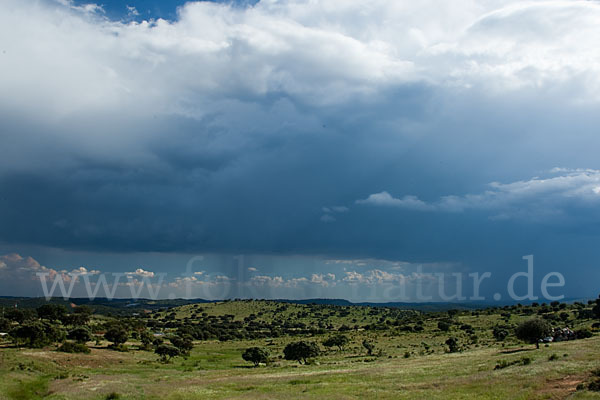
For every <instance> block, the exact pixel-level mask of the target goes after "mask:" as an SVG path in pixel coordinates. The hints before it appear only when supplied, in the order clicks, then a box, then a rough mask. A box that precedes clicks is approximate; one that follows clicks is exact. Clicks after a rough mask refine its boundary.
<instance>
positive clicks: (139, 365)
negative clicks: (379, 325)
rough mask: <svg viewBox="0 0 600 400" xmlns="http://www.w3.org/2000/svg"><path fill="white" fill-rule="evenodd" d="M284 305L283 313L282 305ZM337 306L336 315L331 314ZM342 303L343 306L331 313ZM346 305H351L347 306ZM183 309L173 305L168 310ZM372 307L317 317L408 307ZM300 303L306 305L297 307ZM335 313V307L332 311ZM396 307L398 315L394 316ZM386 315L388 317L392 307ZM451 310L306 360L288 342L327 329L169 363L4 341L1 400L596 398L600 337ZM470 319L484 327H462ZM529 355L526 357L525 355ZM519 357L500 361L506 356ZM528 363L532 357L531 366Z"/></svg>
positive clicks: (226, 346) (256, 307) (269, 306)
mask: <svg viewBox="0 0 600 400" xmlns="http://www.w3.org/2000/svg"><path fill="white" fill-rule="evenodd" d="M306 307H307V306H302V305H290V306H288V307H286V309H285V311H284V310H281V309H280V305H279V304H276V303H272V302H226V303H216V304H210V305H202V306H200V307H199V308H200V309H201V310H199V309H196V306H193V305H192V306H184V307H181V308H178V309H175V310H174V312H175V314H176V318H177V319H185V318H186V317H187V318H191V315H192V314H193V313H198V312H204V313H206V314H209V315H224V314H230V315H234V319H243V318H246V317H248V316H249V315H251V314H258V313H261V315H260V318H264V319H265V320H270V319H273V318H283V319H285V318H287V319H290V318H295V317H298V315H300V317H301V318H305V322H306V323H307V324H316V323H318V321H316V320H315V318H314V317H312V318H311V317H305V316H304V314H303V312H304V311H306ZM277 309H279V310H280V311H279V312H280V313H282V314H281V315H274V314H273V313H274V310H277ZM325 311H327V314H328V317H327V318H325V317H324V316H323V315H322V314H323V312H325ZM332 311H335V313H333V312H332ZM340 311H341V315H343V316H340ZM172 312H173V311H168V312H163V313H161V315H160V316H158V317H157V318H163V317H164V316H165V315H166V314H170V313H172ZM369 312H370V310H369V308H364V309H363V308H357V309H350V310H345V309H343V308H335V309H329V308H327V307H325V308H324V309H323V310H322V311H319V314H320V315H321V316H320V317H319V320H321V321H322V320H324V319H327V320H328V321H329V322H328V323H331V325H334V326H340V325H343V324H351V323H352V321H353V320H356V321H360V323H361V324H362V323H369V322H373V320H378V321H380V320H382V318H383V319H385V318H388V317H394V318H395V317H397V316H399V315H401V314H399V313H398V311H395V310H379V311H378V313H377V315H375V314H373V315H369ZM298 313H300V314H298ZM329 314H332V315H329ZM388 314H389V315H388ZM386 315H387V317H386ZM440 318H441V315H438V314H431V315H425V316H424V317H423V318H422V319H423V326H424V329H423V331H420V332H405V331H402V330H400V329H399V328H396V327H394V326H392V327H391V328H390V329H386V330H380V331H366V330H362V329H358V330H351V331H348V332H346V333H345V334H346V335H347V336H348V337H349V338H350V339H351V342H350V344H349V345H347V346H346V348H345V349H344V350H343V351H339V350H333V349H331V350H328V349H326V348H325V347H323V346H322V345H321V349H322V350H323V353H322V354H321V355H320V356H319V357H317V358H316V359H314V360H313V361H312V362H311V363H310V364H308V365H304V364H302V365H300V364H299V363H297V362H293V361H287V360H284V359H283V358H282V357H281V355H282V351H283V348H284V347H285V345H286V344H288V343H289V342H291V341H295V340H300V339H303V340H308V341H316V342H318V343H321V341H322V340H323V339H325V338H326V337H328V336H329V335H328V334H325V335H313V336H302V337H291V336H282V337H277V338H266V339H260V340H259V339H255V340H230V341H218V340H207V341H196V342H195V347H194V349H193V350H192V352H191V354H190V356H189V357H187V358H182V357H176V358H174V359H173V360H172V361H171V362H170V363H167V364H164V363H161V362H158V360H157V359H158V357H157V355H156V354H154V353H153V352H149V351H140V350H135V349H136V348H137V343H136V342H135V341H131V342H128V343H127V345H128V346H129V347H130V348H131V349H132V350H130V351H129V352H117V351H114V350H110V349H107V348H106V346H107V344H108V343H107V342H102V343H99V344H97V345H94V344H93V343H89V345H90V347H91V348H92V352H91V354H67V353H61V352H57V351H55V347H49V348H43V349H25V348H15V347H13V346H12V345H11V344H10V343H4V345H3V347H2V348H1V349H0V398H1V399H42V398H44V399H106V398H110V397H107V396H110V394H112V393H114V394H117V395H118V397H119V398H122V399H161V400H162V399H238V398H239V399H296V398H315V399H317V398H320V399H330V398H331V399H365V398H367V399H371V398H372V399H467V398H469V399H472V398H481V399H563V398H573V399H587V398H600V392H591V391H588V390H579V391H578V390H576V389H577V386H578V385H580V384H585V383H587V382H589V381H590V380H591V379H592V378H593V377H592V371H593V370H595V369H598V368H600V336H593V337H591V338H588V339H581V340H574V341H567V342H561V343H552V344H550V345H549V346H548V347H546V346H542V347H541V348H540V349H539V350H536V349H535V346H534V345H524V344H522V343H520V342H518V341H517V340H516V338H514V337H512V336H510V337H508V338H507V339H506V340H505V341H503V342H497V341H496V340H495V339H494V338H493V336H492V334H491V328H492V327H493V326H494V325H496V324H497V323H505V322H506V320H507V319H508V321H509V322H510V323H513V324H515V323H518V322H520V321H522V320H524V319H527V318H530V317H528V316H526V315H518V314H515V313H513V314H512V315H511V316H510V317H508V318H507V317H506V316H504V317H502V316H501V315H500V314H499V313H489V314H488V313H481V314H480V315H471V313H467V312H465V313H463V314H461V315H460V316H457V317H455V318H456V323H455V325H453V327H452V328H451V331H450V332H442V331H440V330H439V329H437V322H438V321H439V319H440ZM569 322H570V325H575V327H576V326H577V325H581V326H585V325H587V326H589V325H591V321H578V320H575V319H573V320H570V321H569ZM463 324H469V325H471V326H472V327H473V329H474V331H475V333H476V334H475V335H473V334H469V333H466V332H464V331H463V330H461V329H459V326H460V325H463ZM449 336H453V337H456V338H458V340H459V342H460V343H461V347H462V351H461V352H458V353H452V354H449V353H447V346H446V345H445V341H446V339H447V338H448V337H449ZM364 339H368V340H370V341H372V342H373V343H374V344H375V351H374V354H373V355H371V356H369V355H367V354H366V350H365V349H364V348H363V347H362V346H361V343H362V341H363V340H364ZM250 346H259V347H264V348H267V349H269V351H270V353H271V356H272V358H273V360H272V362H271V363H270V364H269V365H262V364H261V365H260V366H259V367H257V368H254V367H252V366H251V365H250V364H249V363H247V362H245V361H243V360H242V358H241V353H242V351H243V350H244V349H245V348H247V347H250ZM524 358H525V359H529V361H527V362H525V363H524V362H522V360H523V359H524ZM512 362H516V363H515V364H514V365H511V366H508V367H506V368H502V369H495V367H496V365H497V364H499V363H508V364H510V363H512ZM524 364H526V365H524Z"/></svg>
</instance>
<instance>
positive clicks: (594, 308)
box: [592, 296, 600, 318]
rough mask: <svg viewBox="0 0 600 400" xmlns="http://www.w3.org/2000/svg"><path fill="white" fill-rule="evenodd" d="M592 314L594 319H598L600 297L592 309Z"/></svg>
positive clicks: (599, 314) (599, 316)
mask: <svg viewBox="0 0 600 400" xmlns="http://www.w3.org/2000/svg"><path fill="white" fill-rule="evenodd" d="M592 312H593V313H594V315H595V316H596V318H600V296H598V298H597V299H596V305H594V307H593V308H592Z"/></svg>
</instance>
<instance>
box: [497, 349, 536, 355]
mask: <svg viewBox="0 0 600 400" xmlns="http://www.w3.org/2000/svg"><path fill="white" fill-rule="evenodd" d="M534 350H536V349H523V348H521V349H511V350H504V351H499V352H498V354H514V353H521V352H524V351H534Z"/></svg>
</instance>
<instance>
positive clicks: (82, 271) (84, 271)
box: [71, 267, 100, 275]
mask: <svg viewBox="0 0 600 400" xmlns="http://www.w3.org/2000/svg"><path fill="white" fill-rule="evenodd" d="M71 274H74V275H75V274H76V275H98V274H100V271H98V270H95V269H92V270H88V269H87V268H85V267H79V268H76V269H74V270H72V271H71Z"/></svg>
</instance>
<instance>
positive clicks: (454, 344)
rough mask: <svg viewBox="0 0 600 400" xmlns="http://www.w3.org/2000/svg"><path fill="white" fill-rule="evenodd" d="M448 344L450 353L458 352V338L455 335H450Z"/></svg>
mask: <svg viewBox="0 0 600 400" xmlns="http://www.w3.org/2000/svg"><path fill="white" fill-rule="evenodd" d="M446 345H447V346H448V351H449V352H450V353H456V352H457V351H458V350H459V346H458V340H456V338H454V337H450V338H448V339H447V340H446Z"/></svg>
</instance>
